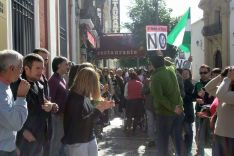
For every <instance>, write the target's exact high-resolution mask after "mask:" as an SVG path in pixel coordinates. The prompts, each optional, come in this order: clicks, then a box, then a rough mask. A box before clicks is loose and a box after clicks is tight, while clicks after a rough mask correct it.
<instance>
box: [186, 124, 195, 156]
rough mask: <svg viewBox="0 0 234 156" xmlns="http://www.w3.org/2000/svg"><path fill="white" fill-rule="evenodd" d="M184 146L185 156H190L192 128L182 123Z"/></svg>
mask: <svg viewBox="0 0 234 156" xmlns="http://www.w3.org/2000/svg"><path fill="white" fill-rule="evenodd" d="M184 132H185V135H184V144H185V150H186V153H187V155H192V153H191V151H192V144H193V127H192V123H188V122H186V121H185V122H184Z"/></svg>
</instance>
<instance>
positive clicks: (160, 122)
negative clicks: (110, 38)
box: [155, 114, 184, 156]
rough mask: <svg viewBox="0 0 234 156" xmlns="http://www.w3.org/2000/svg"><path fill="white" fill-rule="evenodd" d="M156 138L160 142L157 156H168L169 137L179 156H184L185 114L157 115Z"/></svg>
mask: <svg viewBox="0 0 234 156" xmlns="http://www.w3.org/2000/svg"><path fill="white" fill-rule="evenodd" d="M155 117H156V127H157V133H156V138H157V141H158V143H157V144H158V150H157V156H168V155H169V153H168V151H169V150H168V146H169V137H170V136H171V137H172V140H173V143H174V145H175V149H176V155H177V156H183V140H182V124H183V119H184V114H181V115H171V116H168V115H159V114H156V115H155Z"/></svg>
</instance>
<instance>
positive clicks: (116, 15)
mask: <svg viewBox="0 0 234 156" xmlns="http://www.w3.org/2000/svg"><path fill="white" fill-rule="evenodd" d="M111 5H112V7H111V16H112V17H111V19H112V33H119V32H120V12H119V0H112V1H111Z"/></svg>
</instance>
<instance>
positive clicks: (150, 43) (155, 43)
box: [146, 25, 167, 51]
mask: <svg viewBox="0 0 234 156" xmlns="http://www.w3.org/2000/svg"><path fill="white" fill-rule="evenodd" d="M146 45H147V50H149V51H150V50H166V49H167V26H157V25H148V26H146Z"/></svg>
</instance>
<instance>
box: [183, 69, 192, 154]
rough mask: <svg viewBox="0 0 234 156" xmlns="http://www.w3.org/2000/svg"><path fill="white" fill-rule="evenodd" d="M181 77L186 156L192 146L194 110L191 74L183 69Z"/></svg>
mask: <svg viewBox="0 0 234 156" xmlns="http://www.w3.org/2000/svg"><path fill="white" fill-rule="evenodd" d="M182 77H183V80H184V92H185V96H184V98H183V102H184V105H183V106H184V113H185V117H184V124H183V127H184V144H185V151H186V156H190V155H192V153H191V151H192V144H193V129H192V123H193V122H194V108H193V95H192V94H193V89H194V86H193V84H192V74H191V71H190V70H189V69H183V71H182Z"/></svg>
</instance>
